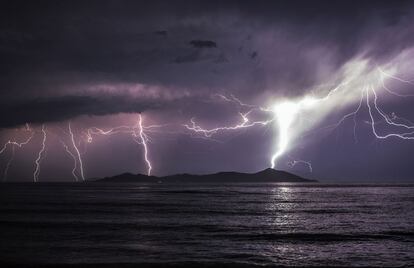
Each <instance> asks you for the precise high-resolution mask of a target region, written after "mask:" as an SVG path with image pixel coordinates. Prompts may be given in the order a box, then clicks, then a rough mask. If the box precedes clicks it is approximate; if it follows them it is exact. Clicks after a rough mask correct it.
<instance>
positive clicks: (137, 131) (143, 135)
mask: <svg viewBox="0 0 414 268" xmlns="http://www.w3.org/2000/svg"><path fill="white" fill-rule="evenodd" d="M168 125H170V124H159V125H148V126H145V125H144V124H143V117H142V115H141V114H138V120H137V123H136V124H135V125H122V126H117V127H113V128H110V129H107V130H104V129H101V128H98V127H91V128H89V129H87V130H86V141H87V142H88V143H92V141H93V137H94V136H97V135H103V136H111V135H116V134H129V135H131V136H132V138H133V140H134V141H135V142H136V143H138V144H140V145H142V147H143V150H144V161H145V164H146V166H147V174H148V175H151V171H152V169H153V167H152V163H151V160H150V159H149V148H148V143H150V142H151V138H150V136H149V135H148V134H147V133H148V132H151V133H156V132H158V130H159V129H160V128H163V127H166V126H168ZM163 133H165V132H163Z"/></svg>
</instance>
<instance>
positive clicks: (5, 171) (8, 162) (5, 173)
mask: <svg viewBox="0 0 414 268" xmlns="http://www.w3.org/2000/svg"><path fill="white" fill-rule="evenodd" d="M14 148H15V147H14V146H13V147H12V153H11V156H10V159H9V161H7V164H6V168H5V169H4V173H3V182H4V181H6V179H7V173H8V172H9V168H10V165H11V163H12V162H13V159H14V154H15V151H16V150H15V149H14Z"/></svg>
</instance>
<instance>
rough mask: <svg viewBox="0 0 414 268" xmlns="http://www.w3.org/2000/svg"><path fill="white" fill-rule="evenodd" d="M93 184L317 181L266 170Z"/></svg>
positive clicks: (129, 177)
mask: <svg viewBox="0 0 414 268" xmlns="http://www.w3.org/2000/svg"><path fill="white" fill-rule="evenodd" d="M94 181H95V182H145V183H160V182H162V183H170V182H171V183H198V182H202V183H207V182H210V183H211V182H214V183H220V182H242V183H252V182H268V183H270V182H317V180H311V179H305V178H302V177H300V176H297V175H295V174H292V173H289V172H286V171H281V170H275V169H272V168H267V169H265V170H262V171H259V172H256V173H242V172H218V173H213V174H204V175H194V174H188V173H183V174H176V175H169V176H161V177H157V176H148V175H144V174H132V173H123V174H120V175H115V176H112V177H105V178H100V179H95V180H94Z"/></svg>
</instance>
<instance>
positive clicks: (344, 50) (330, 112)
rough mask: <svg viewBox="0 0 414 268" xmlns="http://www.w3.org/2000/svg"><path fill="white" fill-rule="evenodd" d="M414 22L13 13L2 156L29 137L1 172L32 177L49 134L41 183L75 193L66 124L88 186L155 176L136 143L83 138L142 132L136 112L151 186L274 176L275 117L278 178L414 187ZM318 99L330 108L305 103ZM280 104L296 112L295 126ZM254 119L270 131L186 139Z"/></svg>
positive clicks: (7, 10)
mask: <svg viewBox="0 0 414 268" xmlns="http://www.w3.org/2000/svg"><path fill="white" fill-rule="evenodd" d="M412 25H414V5H413V4H412V3H410V1H406V2H403V1H384V2H380V1H363V2H362V3H360V4H358V5H357V4H353V3H350V2H349V1H225V3H223V1H174V3H172V1H151V3H148V2H146V3H144V2H142V3H140V2H139V1H88V2H84V1H30V2H29V1H5V2H4V3H3V4H2V7H1V10H0V55H1V63H0V85H1V86H0V105H1V108H0V112H1V114H2V115H1V117H0V141H1V144H0V146H3V145H4V144H6V143H7V141H9V140H10V141H16V142H18V143H21V142H23V141H25V140H27V138H28V137H30V136H31V135H33V138H32V139H31V140H30V141H29V143H28V144H25V145H22V146H21V147H19V146H17V145H13V144H8V145H7V144H6V146H5V147H3V148H5V149H4V150H3V151H2V153H1V154H0V172H2V173H1V174H0V175H1V176H2V177H3V179H4V180H6V181H32V180H33V172H34V171H35V169H36V162H35V161H36V158H37V157H38V156H39V150H41V144H42V139H43V135H42V131H41V126H42V124H44V126H45V127H46V133H47V139H46V142H45V150H44V151H43V152H42V153H41V157H40V161H39V168H40V172H39V181H49V180H55V181H71V180H74V176H73V175H72V173H71V171H72V169H73V168H74V165H75V164H76V170H75V174H76V175H77V176H78V177H80V175H81V174H80V161H79V159H78V155H77V154H76V153H77V152H76V148H75V147H74V146H73V145H72V141H71V136H70V133H68V131H69V130H68V123H69V121H70V122H71V127H72V130H73V134H74V141H75V145H76V146H77V149H78V150H79V153H80V157H81V160H82V164H83V169H84V173H85V177H86V178H94V177H103V176H110V175H115V174H119V173H123V172H132V173H146V172H147V170H148V164H147V163H146V162H145V157H144V155H145V150H144V149H145V148H144V146H143V145H142V144H139V142H140V137H139V132H135V133H133V134H131V133H118V134H114V135H110V136H108V135H95V136H93V140H92V142H91V143H88V142H87V135H86V134H87V131H88V129H89V130H91V128H93V127H98V128H100V129H102V130H109V129H110V128H113V127H117V126H121V125H124V126H128V127H133V126H137V123H138V119H139V113H141V116H142V120H143V122H142V123H143V126H144V132H145V133H144V135H146V136H145V138H148V139H147V140H146V141H147V142H146V144H147V150H148V152H147V153H148V154H147V156H148V160H149V161H150V162H151V165H152V174H154V175H168V174H173V173H184V172H187V173H210V172H218V171H231V170H233V171H242V172H255V171H259V170H261V169H264V168H267V167H269V166H270V165H271V163H270V161H271V158H272V155H274V154H275V152H276V151H277V150H278V149H279V145H280V140H281V137H282V136H283V134H281V128H280V124H278V123H280V122H279V121H278V118H284V119H283V120H285V119H286V116H294V118H292V122H291V124H290V125H289V128H288V131H287V132H288V133H287V136H288V138H289V141H288V145H287V148H286V149H285V150H284V151H283V154H282V155H281V156H280V157H278V158H277V162H276V168H277V169H282V170H286V171H290V172H293V173H296V174H299V175H303V176H305V177H309V178H315V179H319V180H321V181H334V182H356V181H357V182H374V181H380V182H414V181H413V178H412V174H413V172H414V168H413V165H412V159H413V156H414V155H413V152H414V140H410V137H412V136H414V135H411V134H410V129H411V126H412V125H414V124H412V123H411V121H414V114H413V112H414V108H413V107H414V106H413V103H414V97H412V96H409V95H410V94H414V68H413V67H412V65H413V63H414V27H413V26H412ZM338 86H339V87H338ZM336 88H337V90H336ZM367 89H368V90H367ZM364 92H369V96H368V103H369V104H370V106H368V105H367V100H366V93H364ZM374 93H376V94H377V97H378V100H377V106H378V108H377V109H374V108H375V106H374V95H373V94H374ZM218 94H219V95H218ZM398 95H399V96H398ZM220 96H225V97H227V98H229V99H227V100H226V99H224V98H223V97H220ZM232 96H235V97H236V98H238V100H240V101H242V102H243V103H245V104H249V105H252V106H243V105H241V104H240V103H238V102H237V101H235V99H232ZM308 98H313V99H317V100H319V101H318V102H317V103H316V104H315V103H313V104H311V105H302V104H300V105H299V104H298V103H301V100H304V99H308ZM361 98H363V99H362V101H361ZM360 101H361V107H360V109H359V110H358V113H356V114H355V116H354V114H352V115H351V116H348V117H346V120H344V121H342V123H341V124H338V125H337V127H336V128H334V127H332V125H335V124H336V123H338V122H339V121H340V120H341V118H343V116H345V115H347V114H349V113H351V112H354V111H356V109H357V107H358V105H359V103H360ZM285 103H291V104H292V103H293V104H295V105H299V106H300V108H299V110H298V111H297V112H295V113H294V115H292V114H289V111H288V110H289V108H285V106H283V104H285ZM281 104H282V105H281ZM299 106H297V107H299ZM305 106H306V107H305ZM277 107H282V108H283V111H282V112H280V113H277V112H276V111H277V110H278V108H277ZM295 107H296V106H295ZM369 107H371V109H373V117H374V121H372V118H371V117H370V113H369ZM260 108H265V109H270V110H266V111H263V109H262V110H260ZM250 110H252V112H251V113H249V114H248V119H249V120H250V121H249V122H250V123H251V122H257V121H261V122H263V121H267V122H268V123H267V124H266V125H264V126H263V125H254V126H252V127H246V128H243V129H236V130H234V129H230V130H223V131H217V132H216V133H213V134H212V135H208V137H206V136H205V135H203V133H196V132H194V131H191V130H189V129H187V128H186V127H185V126H184V124H191V123H190V120H191V119H192V118H194V120H195V122H196V123H197V124H198V125H199V126H201V127H203V128H206V129H211V128H216V127H225V126H227V127H232V126H236V125H238V124H241V123H242V120H243V118H242V117H241V116H240V114H239V113H242V114H245V113H247V112H248V111H250ZM381 112H382V113H383V115H385V118H387V119H388V120H389V121H388V122H387V119H385V118H384V116H381ZM285 113H287V115H286V114H285ZM269 120H270V121H269ZM410 120H411V121H410ZM373 122H374V123H375V130H376V131H377V135H379V136H385V135H387V134H396V133H397V134H399V135H400V136H390V137H387V138H385V139H379V138H376V137H375V135H374V133H373V129H372V124H373ZM26 123H28V124H29V125H28V126H29V127H30V130H28V129H27V128H26V125H25V124H26ZM151 125H160V126H159V127H155V128H148V127H149V126H151ZM402 125H404V126H402ZM326 126H331V127H328V128H327V127H326ZM145 127H147V129H145ZM135 131H137V129H135ZM354 131H355V132H354ZM413 131H414V127H413ZM354 133H355V135H354ZM403 133H408V134H406V135H404V136H401V134H403ZM133 135H136V136H135V137H134V136H133ZM134 138H135V140H134ZM282 139H283V137H282ZM62 142H63V143H64V144H65V145H66V146H68V149H69V151H70V153H71V154H73V156H75V158H73V156H72V155H71V154H69V153H67V152H66V151H65V147H64V146H63V144H62ZM0 149H1V148H0ZM13 151H14V152H13ZM294 161H297V162H294ZM303 161H307V162H310V163H311V165H312V172H310V169H309V166H308V165H307V164H304V162H303ZM291 163H296V165H294V166H292V165H291Z"/></svg>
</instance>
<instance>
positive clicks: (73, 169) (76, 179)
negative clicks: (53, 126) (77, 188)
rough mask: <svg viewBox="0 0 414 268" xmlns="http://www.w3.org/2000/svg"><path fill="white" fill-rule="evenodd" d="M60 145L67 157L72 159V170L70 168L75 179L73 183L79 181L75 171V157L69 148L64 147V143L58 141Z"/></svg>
mask: <svg viewBox="0 0 414 268" xmlns="http://www.w3.org/2000/svg"><path fill="white" fill-rule="evenodd" d="M60 142H61V143H62V146H63V148H64V149H65V151H66V152H67V153H68V154H69V156H70V157H71V158H72V159H73V168H72V175H73V177H74V178H75V181H79V177H78V175H76V169H77V160H76V156H75V155H74V154H73V153H72V152H71V151H70V150H69V147H68V146H67V145H66V143H65V142H64V141H60Z"/></svg>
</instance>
